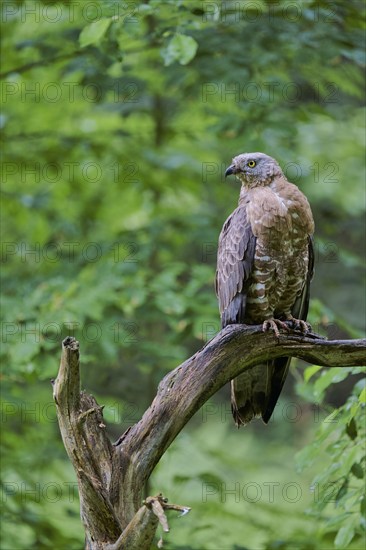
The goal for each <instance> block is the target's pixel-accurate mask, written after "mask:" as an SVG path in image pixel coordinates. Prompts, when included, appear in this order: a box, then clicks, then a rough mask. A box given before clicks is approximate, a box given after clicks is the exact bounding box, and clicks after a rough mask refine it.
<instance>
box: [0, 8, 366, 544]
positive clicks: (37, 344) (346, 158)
mask: <svg viewBox="0 0 366 550" xmlns="http://www.w3.org/2000/svg"><path fill="white" fill-rule="evenodd" d="M362 10H364V3H363V2H358V1H354V0H352V1H348V2H341V1H334V2H330V1H317V2H313V1H291V2H286V1H285V2H272V1H261V0H254V1H240V0H235V1H234V0H232V1H230V0H227V1H222V2H220V1H218V0H216V1H212V2H211V1H203V2H202V1H196V0H150V1H141V0H136V1H134V2H127V1H88V0H85V1H76V0H75V1H63V2H62V1H57V2H53V1H44V2H41V1H35V2H34V1H31V0H29V1H3V2H2V4H1V14H2V53H3V64H2V74H1V92H2V101H3V108H2V114H1V118H0V126H1V139H2V151H3V152H2V161H3V163H2V191H1V208H2V250H1V260H2V279H1V281H2V352H1V353H2V363H3V371H2V423H3V430H2V432H3V433H2V469H1V475H2V506H3V516H2V522H1V523H2V525H1V527H2V542H1V547H2V548H4V549H9V550H13V549H14V550H15V549H20V550H23V549H24V548H27V549H31V548H34V549H37V550H39V549H41V548H44V549H46V548H50V549H51V548H57V549H60V550H61V549H66V548H67V549H75V550H76V549H79V548H82V546H83V529H82V526H81V523H80V518H79V505H78V496H77V490H76V480H75V476H74V472H73V470H72V467H71V465H70V463H69V461H68V459H67V456H66V453H65V450H64V448H63V445H62V441H61V438H60V434H59V430H58V425H57V422H56V416H55V409H54V404H53V402H52V395H51V394H52V391H51V384H50V380H51V379H52V378H54V377H55V376H56V375H57V368H58V362H59V355H60V344H61V341H62V339H63V338H64V337H65V336H67V335H69V334H71V335H73V336H75V337H76V338H77V339H78V340H79V341H80V346H81V359H82V384H83V387H84V388H85V389H86V390H87V391H88V392H91V393H93V394H94V395H95V397H96V398H97V400H98V402H99V403H100V404H102V405H104V406H105V408H104V417H105V420H106V423H107V424H108V433H109V434H110V437H111V439H112V440H115V439H117V437H118V436H119V435H120V434H121V433H122V432H123V431H124V430H125V429H126V428H127V427H128V426H129V425H131V424H133V423H135V422H136V421H137V420H138V419H139V418H140V417H141V415H142V414H143V412H144V410H145V409H146V407H147V406H148V405H149V404H150V402H151V400H152V398H153V396H154V395H155V392H156V388H157V384H158V383H159V381H160V380H161V378H162V377H163V376H164V375H165V374H166V373H167V372H168V371H170V370H171V369H173V368H174V367H176V366H177V365H178V364H179V363H180V362H182V361H183V360H185V359H186V358H188V357H189V356H191V355H192V354H193V353H194V352H195V351H197V350H198V349H199V348H200V347H202V346H203V344H204V343H205V342H206V341H207V340H209V339H210V338H211V337H212V336H214V334H216V333H217V332H218V331H219V329H220V325H219V315H218V310H217V302H216V297H215V292H214V275H215V262H216V250H217V239H218V234H219V232H220V230H221V226H222V224H223V222H224V220H225V219H226V217H227V215H228V214H229V213H230V212H231V211H232V210H233V209H234V207H235V205H236V203H237V199H238V193H239V188H238V184H237V182H235V181H234V180H233V181H225V180H224V171H225V168H226V167H227V166H228V165H229V164H230V161H231V158H232V157H233V156H235V155H237V154H239V153H242V152H250V151H263V152H265V153H267V154H269V155H271V156H273V157H275V158H276V159H277V160H278V161H279V163H280V164H281V166H282V168H283V170H284V172H285V174H286V175H287V177H288V179H289V180H290V181H292V182H294V183H296V184H297V185H298V186H299V187H300V188H301V190H302V191H303V192H304V193H305V194H306V195H307V197H308V198H309V201H310V203H311V206H312V209H313V212H314V217H315V222H316V234H315V250H316V272H315V277H314V280H313V284H312V300H311V306H310V314H309V321H310V322H311V323H312V325H313V327H314V330H315V331H317V332H320V333H322V334H325V335H327V336H328V337H329V338H341V337H347V338H353V337H359V336H360V335H362V334H363V333H364V329H365V326H364V325H365V311H366V305H365V292H364V271H363V264H364V261H365V248H364V244H365V172H364V161H363V147H364V136H365V133H364V106H365V105H364V80H363V70H364V66H365V60H364V53H365V49H364V42H363V40H364V23H363V21H364V19H363V16H362ZM364 411H365V389H364V377H363V375H362V369H361V368H353V369H352V368H334V369H329V370H327V369H325V368H322V369H320V368H319V367H316V366H309V365H305V364H304V363H301V362H299V361H293V364H292V368H291V373H290V375H289V377H288V380H287V383H286V386H285V389H284V392H283V394H282V397H281V399H280V401H279V403H278V406H277V408H276V410H275V413H274V416H273V419H272V420H271V422H270V423H269V425H268V426H267V427H266V426H264V425H263V424H261V423H260V422H259V421H258V422H253V423H252V424H251V425H250V426H248V427H246V428H245V429H242V430H240V431H237V430H236V429H235V426H234V424H233V422H232V419H231V414H230V406H229V390H228V388H224V389H223V390H222V391H220V392H219V393H218V394H217V395H216V396H215V397H214V398H213V399H212V400H210V401H209V402H208V403H207V404H206V405H205V406H204V407H203V408H202V410H201V411H200V412H199V413H197V414H196V415H195V417H194V418H193V419H192V420H191V421H190V423H189V425H188V426H187V428H186V429H185V430H184V431H183V432H182V433H181V435H180V436H179V437H178V438H177V440H176V441H175V442H174V444H173V445H172V447H171V448H170V449H169V451H168V452H167V453H166V455H165V456H164V458H163V459H162V461H161V463H160V464H159V466H158V467H157V469H156V471H155V473H154V475H153V476H152V478H151V480H150V486H149V493H150V494H156V493H157V492H160V491H161V492H163V494H164V495H166V496H167V497H168V498H169V500H170V501H171V502H177V503H179V504H184V505H187V506H191V507H192V512H191V513H190V514H189V516H186V517H184V518H172V519H171V529H172V532H171V534H170V535H169V536H168V537H167V539H166V542H165V547H166V548H167V550H169V549H172V550H173V549H174V550H178V549H179V550H183V549H184V550H189V549H197V550H198V549H199V550H201V549H208V550H219V549H220V550H221V549H228V550H229V549H230V550H234V549H235V550H240V549H241V550H244V549H263V550H270V549H273V550H274V549H281V550H282V549H284V550H285V549H296V550H315V549H319V548H322V549H327V550H329V549H330V548H345V547H347V545H349V548H352V549H355V550H359V549H360V548H362V547H363V541H364V537H365V526H366V520H365V509H366V503H365V498H364V496H363V494H362V487H363V483H364V479H363V478H364V466H365V462H364V460H365V459H364V456H363V443H362V441H363V437H364V435H365V418H364Z"/></svg>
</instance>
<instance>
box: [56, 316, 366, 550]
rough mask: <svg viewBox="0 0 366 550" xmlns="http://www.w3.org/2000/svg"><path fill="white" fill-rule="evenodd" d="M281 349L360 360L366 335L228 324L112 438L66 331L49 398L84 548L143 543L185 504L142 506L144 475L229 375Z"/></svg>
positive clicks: (325, 361)
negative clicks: (74, 482) (276, 331)
mask: <svg viewBox="0 0 366 550" xmlns="http://www.w3.org/2000/svg"><path fill="white" fill-rule="evenodd" d="M285 356H288V357H298V358H300V359H303V360H305V361H308V362H310V363H314V364H317V365H322V366H325V367H347V366H356V365H363V364H365V363H366V340H332V341H329V340H326V339H324V338H321V337H319V336H317V335H315V334H308V335H307V336H306V337H304V336H303V335H301V334H299V333H297V332H295V331H291V332H290V333H289V334H287V333H286V334H284V335H281V336H280V338H279V339H277V338H275V336H274V335H273V334H271V333H263V332H262V330H261V327H258V326H250V327H248V326H245V325H231V326H228V327H226V328H225V329H224V330H222V331H221V332H220V333H219V334H218V335H217V336H216V337H215V338H213V339H212V340H211V341H210V342H208V343H207V344H206V345H205V346H204V347H203V348H202V349H201V350H200V351H198V352H197V353H196V354H195V355H193V356H192V357H191V358H190V359H187V361H185V362H184V363H182V365H180V366H179V367H177V368H176V369H174V370H173V371H172V372H170V373H169V374H168V375H167V376H165V378H164V379H163V380H162V381H161V382H160V384H159V387H158V391H157V395H156V397H155V399H154V401H153V402H152V404H151V406H150V407H149V409H148V410H147V411H146V412H145V414H144V415H143V417H142V419H141V420H140V421H139V422H138V423H137V424H135V425H134V426H132V427H131V428H130V429H129V430H127V432H125V434H123V436H121V437H120V438H119V440H118V442H117V444H116V445H115V446H112V445H111V443H110V441H109V439H108V437H107V435H106V433H105V425H104V422H103V416H102V408H101V407H99V406H98V404H97V403H96V401H95V400H94V398H93V397H91V396H88V395H87V394H85V393H83V392H82V393H80V375H79V346H78V343H77V342H76V340H75V339H74V338H70V337H69V338H66V339H65V340H64V342H63V351H62V357H61V365H60V370H59V374H58V376H57V379H56V381H55V383H54V399H55V402H56V407H57V415H58V420H59V425H60V430H61V434H62V438H63V441H64V445H65V448H66V450H67V453H68V455H69V458H70V460H71V462H72V464H73V466H74V468H75V471H76V475H77V478H78V484H79V492H80V503H81V517H82V520H83V523H84V527H85V531H86V548H88V549H93V550H94V549H98V550H99V549H103V550H118V549H119V548H126V549H127V548H128V549H132V550H134V549H135V548H136V549H137V548H139V549H140V550H145V549H146V550H148V548H150V545H151V543H152V540H153V538H154V534H155V531H156V528H157V526H158V523H159V521H160V522H161V523H162V524H164V525H165V523H164V522H165V520H164V517H165V516H164V513H162V510H163V509H174V510H187V509H186V508H184V507H181V506H176V505H167V504H166V502H167V501H166V499H163V497H161V496H158V497H149V498H148V499H146V501H145V503H144V504H143V505H142V506H141V504H142V502H143V488H144V486H145V483H146V481H147V480H148V478H149V476H150V475H151V472H152V471H153V469H154V467H155V465H156V464H157V462H158V461H159V460H160V458H161V457H162V455H163V454H164V452H165V451H166V449H167V448H168V447H169V445H170V444H171V443H172V441H173V440H174V439H175V437H176V436H177V435H178V434H179V432H180V431H181V430H182V428H183V427H184V426H185V424H186V423H187V422H188V420H189V419H190V418H191V417H192V416H193V414H194V413H195V412H197V411H198V410H199V409H200V407H202V405H203V404H204V403H205V402H206V401H207V400H208V399H209V398H210V397H211V396H212V395H213V394H214V393H216V392H217V391H218V390H219V389H220V388H221V387H222V386H224V385H225V384H226V383H227V382H229V381H230V380H231V379H233V378H235V377H236V376H237V375H239V374H240V373H241V372H243V371H244V370H245V369H250V368H251V367H253V366H254V365H256V364H258V363H261V362H263V361H266V360H268V359H270V358H271V359H274V358H277V357H285ZM149 499H150V500H149ZM159 506H160V508H159ZM159 510H160V511H159ZM157 511H159V512H157ZM159 514H160V517H159V518H158V517H157V516H159ZM162 518H163V519H162Z"/></svg>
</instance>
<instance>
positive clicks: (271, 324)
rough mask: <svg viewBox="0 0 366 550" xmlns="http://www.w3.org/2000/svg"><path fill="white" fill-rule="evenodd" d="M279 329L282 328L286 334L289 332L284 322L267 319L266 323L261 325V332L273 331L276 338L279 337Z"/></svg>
mask: <svg viewBox="0 0 366 550" xmlns="http://www.w3.org/2000/svg"><path fill="white" fill-rule="evenodd" d="M280 328H282V329H283V330H285V331H286V332H289V330H290V329H289V328H288V326H287V324H286V323H285V321H280V320H279V319H267V320H266V321H264V323H263V325H262V330H263V332H267V331H269V330H273V332H274V333H275V335H276V338H279V337H280V331H279V329H280Z"/></svg>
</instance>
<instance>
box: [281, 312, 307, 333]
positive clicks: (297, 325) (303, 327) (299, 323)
mask: <svg viewBox="0 0 366 550" xmlns="http://www.w3.org/2000/svg"><path fill="white" fill-rule="evenodd" d="M286 321H287V322H289V323H290V324H291V325H292V326H293V328H294V329H295V330H299V331H300V332H302V333H303V334H306V333H307V332H311V331H312V326H311V324H310V323H307V322H306V321H303V320H302V319H295V317H293V316H292V315H291V313H289V314H287V315H286Z"/></svg>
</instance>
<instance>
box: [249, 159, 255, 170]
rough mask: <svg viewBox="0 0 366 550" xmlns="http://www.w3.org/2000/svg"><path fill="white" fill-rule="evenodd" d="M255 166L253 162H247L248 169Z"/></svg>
mask: <svg viewBox="0 0 366 550" xmlns="http://www.w3.org/2000/svg"><path fill="white" fill-rule="evenodd" d="M256 164H257V163H256V162H255V160H250V161H249V162H248V166H249V168H254V166H255V165H256Z"/></svg>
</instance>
